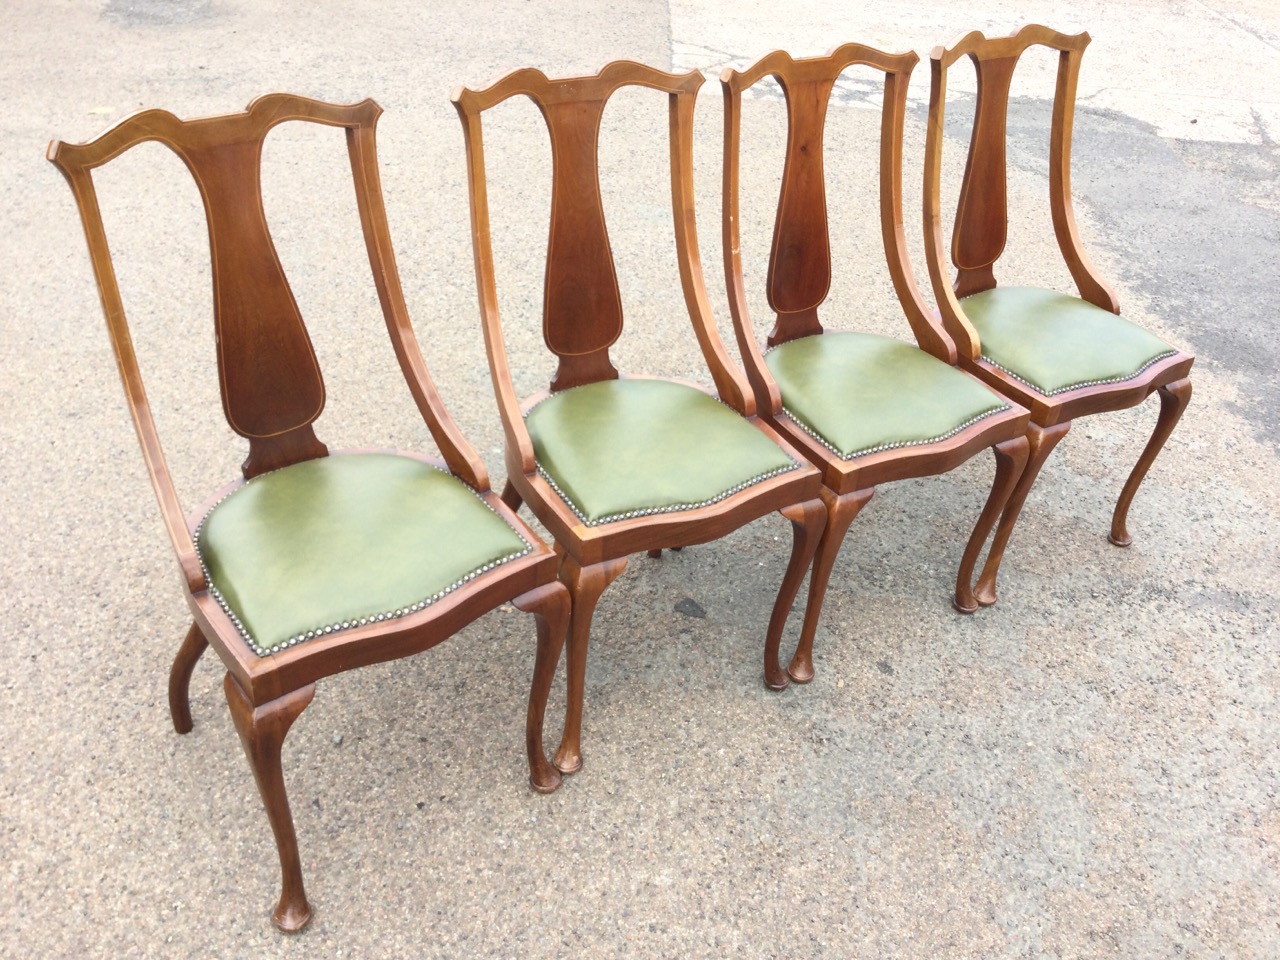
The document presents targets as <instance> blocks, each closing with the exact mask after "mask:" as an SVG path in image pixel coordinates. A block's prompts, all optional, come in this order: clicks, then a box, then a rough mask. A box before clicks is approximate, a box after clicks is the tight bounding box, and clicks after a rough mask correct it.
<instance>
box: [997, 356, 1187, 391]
mask: <svg viewBox="0 0 1280 960" xmlns="http://www.w3.org/2000/svg"><path fill="white" fill-rule="evenodd" d="M1177 352H1178V351H1176V350H1166V351H1165V352H1164V353H1162V354H1160V355H1159V356H1155V357H1152V358H1151V359H1150V360H1148V361H1147V362H1146V363H1144V364H1143V365H1142V366H1140V367H1139V368H1138V369H1137V370H1135V371H1133V373H1131V374H1129V375H1128V376H1127V377H1111V378H1109V379H1107V380H1081V381H1080V382H1079V383H1069V384H1067V385H1066V386H1065V387H1058V389H1057V390H1048V391H1045V390H1042V389H1040V388H1039V387H1037V386H1036V385H1035V384H1034V383H1032V382H1031V381H1030V380H1024V379H1022V377H1020V376H1018V375H1017V374H1016V373H1014V372H1013V371H1012V370H1010V369H1009V368H1008V367H1002V366H1001V365H1000V364H998V363H996V362H995V361H994V360H992V359H991V358H990V357H988V356H987V355H986V354H985V353H984V354H983V355H982V357H981V359H983V360H985V361H987V363H989V364H991V365H992V366H993V367H995V368H996V369H997V370H999V371H1000V372H1001V373H1007V374H1008V375H1009V376H1011V377H1013V379H1015V380H1017V381H1018V382H1019V383H1021V384H1024V385H1025V386H1028V387H1030V388H1031V389H1032V390H1034V391H1035V392H1036V393H1038V394H1040V396H1042V397H1056V396H1057V395H1058V394H1060V393H1066V392H1067V391H1068V390H1079V389H1080V388H1081V387H1100V386H1102V385H1103V384H1104V383H1124V382H1125V381H1126V380H1132V379H1133V378H1134V377H1136V376H1137V375H1138V374H1140V373H1142V371H1144V370H1146V369H1147V368H1148V367H1150V366H1153V365H1155V364H1157V363H1159V362H1160V361H1161V360H1164V359H1166V358H1168V357H1172V356H1173V355H1174V354H1175V353H1177Z"/></svg>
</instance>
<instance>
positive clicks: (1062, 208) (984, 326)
mask: <svg viewBox="0 0 1280 960" xmlns="http://www.w3.org/2000/svg"><path fill="white" fill-rule="evenodd" d="M1088 43H1089V35H1088V34H1087V33H1080V34H1077V35H1075V36H1066V35H1065V34H1061V33H1058V32H1056V31H1054V30H1050V29H1049V28H1047V27H1042V26H1034V25H1032V26H1026V27H1023V28H1022V29H1021V30H1019V31H1018V32H1017V33H1015V34H1013V35H1011V36H1008V37H996V38H992V39H988V38H986V37H984V36H983V35H982V34H981V33H978V32H976V31H975V32H973V33H969V34H966V35H965V36H964V37H961V38H960V39H959V40H957V41H956V42H955V43H953V44H952V45H951V46H950V47H941V46H940V47H936V48H935V49H934V50H933V52H932V54H931V56H930V66H931V69H932V83H931V88H930V95H929V124H928V134H927V140H926V146H925V151H926V153H925V184H924V190H925V251H926V254H927V256H928V261H929V277H930V280H931V281H932V284H933V291H934V296H935V298H936V299H937V302H938V307H939V310H940V312H941V316H942V323H943V325H944V326H945V328H946V329H947V331H948V332H949V333H950V334H951V336H952V338H953V339H954V340H955V343H956V347H957V348H958V350H959V353H960V365H961V366H962V367H963V368H964V369H966V370H968V371H970V372H971V373H973V374H975V375H976V376H978V377H981V378H982V380H983V381H984V382H986V383H988V384H989V385H991V386H992V387H994V388H995V389H997V390H999V391H1000V392H1001V393H1003V394H1005V395H1006V396H1008V397H1011V398H1012V399H1014V400H1015V401H1017V402H1018V403H1021V404H1023V405H1025V406H1026V407H1028V408H1029V409H1030V411H1031V427H1030V431H1029V434H1028V437H1029V439H1030V442H1031V451H1030V456H1029V458H1028V461H1027V468H1026V470H1025V472H1024V473H1023V475H1022V477H1021V479H1020V480H1019V481H1018V484H1017V487H1016V488H1015V489H1014V491H1013V495H1012V496H1011V497H1010V498H1009V504H1008V506H1007V507H1006V508H1005V513H1004V516H1003V517H1001V520H1000V525H999V526H998V527H997V528H996V536H995V540H994V543H993V547H992V554H993V555H996V552H997V550H998V549H1002V548H1003V546H1004V545H1005V543H1007V541H1008V538H1009V534H1010V532H1011V530H1012V527H1013V522H1014V520H1015V519H1016V517H1017V514H1018V511H1019V510H1020V509H1021V507H1022V503H1023V501H1024V500H1025V499H1026V497H1027V492H1028V491H1029V490H1030V489H1031V485H1032V484H1033V483H1035V479H1036V476H1037V475H1038V474H1039V473H1040V468H1041V467H1042V466H1043V465H1044V461H1045V459H1046V458H1047V457H1048V456H1049V454H1050V453H1051V452H1052V450H1053V448H1054V447H1055V446H1056V445H1057V443H1058V441H1060V440H1061V439H1062V438H1063V437H1064V436H1066V433H1067V431H1068V430H1069V429H1070V428H1071V422H1072V421H1073V420H1075V419H1076V418H1077V417H1082V416H1087V415H1088V414H1093V413H1102V412H1105V411H1108V410H1121V409H1124V408H1126V407H1132V406H1136V405H1137V404H1139V403H1141V402H1142V401H1143V400H1145V399H1146V398H1147V397H1148V396H1149V395H1150V394H1152V393H1156V392H1158V393H1159V394H1160V415H1159V418H1158V419H1157V421H1156V427H1155V431H1154V432H1153V433H1152V435H1151V438H1150V440H1148V441H1147V445H1146V448H1145V449H1144V450H1143V451H1142V455H1141V457H1139V459H1138V462H1137V464H1136V465H1135V466H1134V468H1133V471H1132V472H1131V473H1130V474H1129V479H1128V480H1127V481H1126V482H1125V485H1124V489H1123V490H1122V491H1121V493H1120V499H1119V501H1118V502H1117V503H1116V508H1115V513H1114V514H1113V515H1112V518H1111V532H1110V534H1109V537H1108V539H1110V541H1111V542H1112V543H1113V544H1115V545H1116V546H1119V547H1127V546H1128V545H1129V544H1130V543H1131V542H1132V541H1131V538H1130V536H1129V531H1128V527H1127V519H1128V515H1129V506H1130V504H1131V503H1132V502H1133V497H1134V494H1135V493H1137V491H1138V487H1139V485H1140V484H1141V483H1142V480H1143V478H1144V477H1145V476H1146V475H1147V471H1148V470H1149V469H1150V468H1151V464H1152V463H1153V462H1154V461H1155V458H1156V456H1157V455H1158V454H1159V452H1160V449H1161V447H1163V446H1164V444H1165V441H1166V440H1168V439H1169V435H1170V434H1171V433H1172V432H1173V428H1174V426H1176V425H1177V423H1178V420H1179V419H1180V418H1181V417H1182V412H1183V411H1184V410H1185V409H1186V407H1187V403H1188V402H1189V401H1190V400H1191V381H1190V380H1189V379H1188V376H1189V374H1190V372H1191V365H1192V363H1193V362H1194V361H1195V358H1194V357H1193V356H1191V355H1190V354H1188V353H1183V352H1182V351H1181V350H1178V349H1176V348H1174V347H1172V346H1170V345H1169V344H1167V343H1165V342H1164V341H1162V340H1160V339H1159V338H1157V337H1155V336H1153V335H1152V334H1150V333H1148V332H1147V331H1145V330H1143V329H1141V328H1140V327H1138V326H1136V325H1134V324H1132V323H1130V322H1129V321H1128V320H1125V319H1124V318H1123V317H1121V316H1120V315H1119V314H1120V306H1119V303H1118V301H1117V300H1116V295H1115V293H1114V292H1113V291H1112V290H1111V288H1110V287H1109V286H1107V284H1106V283H1105V282H1103V280H1102V279H1101V277H1099V276H1098V273H1097V271H1096V270H1095V269H1094V267H1093V265H1092V264H1091V263H1090V262H1089V258H1088V257H1087V256H1086V255H1085V251H1084V249H1083V247H1082V246H1081V243H1080V235H1079V233H1078V232H1077V230H1076V222H1075V214H1074V213H1073V212H1072V207H1071V131H1072V123H1073V118H1074V113H1075V97H1076V82H1077V79H1078V78H1079V74H1080V58H1081V56H1082V55H1083V53H1084V48H1085V47H1086V46H1087V45H1088ZM1035 45H1042V46H1045V47H1048V48H1050V49H1053V50H1057V51H1058V76H1057V88H1056V90H1055V91H1054V99H1053V120H1052V126H1051V131H1050V140H1049V205H1050V210H1051V212H1052V216H1053V227H1054V233H1055V235H1056V237H1057V241H1058V248H1059V250H1060V251H1061V253H1062V257H1063V259H1064V260H1065V261H1066V265H1067V268H1068V269H1069V270H1070V272H1071V276H1072V278H1073V279H1074V281H1075V284H1076V287H1077V289H1078V291H1079V294H1080V296H1079V297H1074V296H1069V295H1067V294H1063V293H1058V292H1056V291H1053V290H1045V289H1041V288H1038V287H1016V286H1009V287H1001V286H997V284H996V278H995V263H996V261H997V260H998V259H999V258H1000V255H1001V253H1003V252H1004V247H1005V240H1006V235H1007V232H1008V197H1007V180H1006V168H1005V150H1006V143H1005V122H1006V118H1007V115H1008V107H1009V84H1010V80H1011V79H1012V77H1013V72H1014V68H1015V67H1016V66H1017V64H1018V60H1019V58H1020V57H1021V56H1022V54H1023V53H1024V52H1025V51H1026V50H1027V49H1028V48H1030V47H1032V46H1035ZM961 57H968V58H969V59H970V60H971V61H972V62H973V65H974V69H975V70H976V72H977V76H978V95H977V103H976V106H975V113H974V120H973V131H972V134H971V138H970V141H969V157H968V162H967V164H966V166H965V172H964V179H963V181H962V182H961V187H960V198H959V203H958V206H957V209H956V217H955V221H954V223H953V225H952V233H951V261H952V263H953V264H954V266H955V271H956V272H955V277H954V280H953V279H952V277H951V271H950V268H949V267H948V266H947V264H946V260H945V252H944V249H945V248H944V223H943V220H942V216H941V206H942V204H941V197H940V194H941V167H942V142H943V119H944V112H945V108H946V94H947V70H948V69H949V68H950V67H951V66H952V64H954V63H955V62H956V61H957V60H959V59H960V58H961ZM977 592H978V600H979V602H983V603H987V602H991V601H993V600H994V599H995V593H996V569H995V568H994V567H992V566H991V565H990V564H988V565H987V567H986V568H984V570H983V571H982V575H981V577H980V578H979V581H978V591H977Z"/></svg>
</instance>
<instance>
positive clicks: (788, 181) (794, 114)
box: [766, 73, 836, 345]
mask: <svg viewBox="0 0 1280 960" xmlns="http://www.w3.org/2000/svg"><path fill="white" fill-rule="evenodd" d="M835 77H836V74H834V73H833V74H832V75H831V76H829V77H817V78H813V79H809V78H805V79H792V78H785V77H780V78H779V82H780V83H781V84H782V88H783V91H784V92H785V94H786V97H787V156H786V162H785V164H784V166H783V171H782V190H781V193H780V194H779V197H778V215H777V219H776V220H775V221H774V228H773V249H772V250H771V251H770V255H769V277H768V281H767V286H766V291H767V295H768V299H769V306H770V307H772V308H773V310H774V311H775V312H776V313H777V315H778V317H777V322H776V324H775V326H774V329H773V332H772V333H771V334H770V335H769V341H768V342H769V344H770V345H773V344H775V343H781V342H783V341H785V340H793V339H795V338H796V337H803V336H808V335H810V334H814V333H821V332H822V325H821V323H819V321H818V306H819V305H820V304H821V303H822V301H823V300H825V299H826V297H827V292H828V290H830V288H831V243H830V238H829V236H828V228H827V194H826V186H825V177H824V173H823V169H822V153H823V130H824V128H825V126H826V115H827V103H828V101H829V99H830V96H831V88H832V86H833V85H834V82H835Z"/></svg>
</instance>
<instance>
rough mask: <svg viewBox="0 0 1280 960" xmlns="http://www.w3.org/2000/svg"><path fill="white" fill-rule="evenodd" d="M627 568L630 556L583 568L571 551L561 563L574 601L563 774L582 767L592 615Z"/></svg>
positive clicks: (559, 754) (560, 753)
mask: <svg viewBox="0 0 1280 960" xmlns="http://www.w3.org/2000/svg"><path fill="white" fill-rule="evenodd" d="M626 568H627V558H626V557H619V558H618V559H616V560H605V561H604V562H603V563H593V564H591V565H589V566H586V567H583V566H580V565H579V564H578V561H577V560H575V559H574V558H573V557H571V556H569V555H568V554H565V555H564V558H563V559H562V560H561V562H560V580H561V582H562V583H563V584H564V585H565V586H566V587H568V588H569V596H570V597H571V598H572V600H573V605H572V607H573V608H572V611H571V612H570V614H569V655H568V658H567V659H568V665H567V668H566V670H565V673H566V675H567V676H566V679H567V687H568V689H567V691H566V696H567V702H566V703H565V713H564V733H563V734H562V736H561V738H560V749H559V750H557V751H556V760H555V764H556V767H557V769H559V770H560V772H561V773H577V772H578V771H579V770H581V769H582V701H583V698H584V695H585V688H586V682H587V644H588V642H589V641H590V639H591V618H592V617H593V616H594V615H595V612H596V603H597V602H599V600H600V595H601V594H602V593H604V590H605V587H607V586H609V584H611V583H613V581H614V580H616V579H617V578H618V577H619V576H621V574H622V571H623V570H625V569H626Z"/></svg>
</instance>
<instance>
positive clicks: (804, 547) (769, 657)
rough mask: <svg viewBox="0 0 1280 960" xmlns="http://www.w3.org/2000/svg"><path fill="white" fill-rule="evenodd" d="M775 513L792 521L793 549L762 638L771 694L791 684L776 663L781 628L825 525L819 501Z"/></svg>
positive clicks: (825, 520) (825, 521) (766, 678)
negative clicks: (766, 630) (772, 691)
mask: <svg viewBox="0 0 1280 960" xmlns="http://www.w3.org/2000/svg"><path fill="white" fill-rule="evenodd" d="M778 512H779V513H781V514H782V515H783V516H784V517H786V518H787V519H788V520H790V521H791V532H792V546H791V561H790V562H789V563H788V564H787V572H786V573H785V574H784V575H783V577H782V584H781V585H780V586H779V587H778V599H777V600H775V601H774V603H773V614H772V615H771V616H770V617H769V629H768V632H767V633H766V634H765V637H764V685H765V686H766V687H768V688H769V689H770V690H784V689H786V687H787V684H789V683H790V682H791V678H790V677H788V676H787V671H785V670H783V669H782V664H781V663H779V662H778V647H779V645H780V644H781V642H782V628H783V627H785V626H786V624H787V616H788V615H789V614H790V613H791V606H792V604H794V603H795V600H796V594H797V593H799V592H800V581H802V580H803V579H804V572H805V570H807V569H808V568H809V564H810V563H811V562H812V560H813V555H814V553H815V552H816V551H817V549H818V541H819V540H821V539H822V530H823V527H825V526H826V523H827V508H826V507H824V506H823V505H822V501H821V500H818V499H814V500H806V501H805V502H804V503H797V504H793V505H792V506H789V507H784V508H783V509H781V510H779V511H778Z"/></svg>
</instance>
